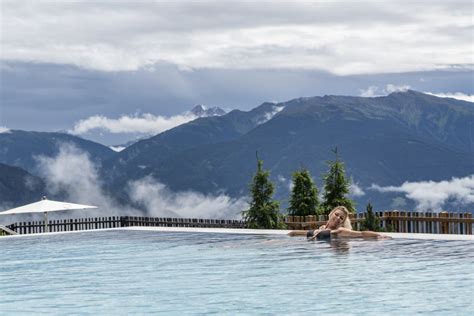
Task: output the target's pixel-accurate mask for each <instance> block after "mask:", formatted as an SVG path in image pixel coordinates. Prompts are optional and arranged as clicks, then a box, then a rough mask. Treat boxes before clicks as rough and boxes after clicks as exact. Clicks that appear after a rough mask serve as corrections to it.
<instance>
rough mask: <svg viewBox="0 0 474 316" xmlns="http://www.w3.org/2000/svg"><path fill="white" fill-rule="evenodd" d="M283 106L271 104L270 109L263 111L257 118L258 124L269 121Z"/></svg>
mask: <svg viewBox="0 0 474 316" xmlns="http://www.w3.org/2000/svg"><path fill="white" fill-rule="evenodd" d="M284 108H285V107H284V106H272V111H271V112H267V113H265V115H263V116H262V117H261V118H260V119H259V120H258V122H257V123H258V124H263V123H265V122H268V121H270V120H271V119H272V118H273V117H274V116H275V115H276V114H277V113H278V112H281V111H282V110H283V109H284Z"/></svg>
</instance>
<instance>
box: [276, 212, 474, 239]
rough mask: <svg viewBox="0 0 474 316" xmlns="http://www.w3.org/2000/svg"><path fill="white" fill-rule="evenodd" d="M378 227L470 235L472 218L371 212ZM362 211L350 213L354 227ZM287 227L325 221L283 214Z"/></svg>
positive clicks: (306, 226) (310, 226)
mask: <svg viewBox="0 0 474 316" xmlns="http://www.w3.org/2000/svg"><path fill="white" fill-rule="evenodd" d="M374 213H375V215H377V216H378V217H379V219H380V227H381V228H383V229H384V230H385V231H387V232H397V233H428V234H461V235H472V226H473V224H474V219H473V218H472V214H471V213H448V212H440V213H421V212H400V211H384V212H374ZM364 220H365V213H358V214H351V223H352V226H353V228H354V229H360V227H361V222H363V221H364ZM285 222H286V224H287V225H288V228H289V229H294V230H299V229H303V230H306V229H315V228H318V227H319V226H321V225H323V224H325V223H326V222H327V216H324V215H320V216H318V217H316V216H314V215H310V216H287V217H286V219H285Z"/></svg>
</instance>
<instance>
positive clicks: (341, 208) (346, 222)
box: [328, 205, 352, 230]
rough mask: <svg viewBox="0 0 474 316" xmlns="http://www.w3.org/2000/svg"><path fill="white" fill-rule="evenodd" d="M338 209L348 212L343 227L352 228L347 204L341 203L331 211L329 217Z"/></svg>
mask: <svg viewBox="0 0 474 316" xmlns="http://www.w3.org/2000/svg"><path fill="white" fill-rule="evenodd" d="M337 210H340V211H343V212H344V213H345V214H346V219H345V220H344V223H343V224H342V227H344V228H347V229H350V230H352V225H351V219H350V218H349V211H348V210H347V208H346V207H345V206H342V205H340V206H336V207H335V208H333V209H332V211H331V212H330V213H329V216H328V219H329V218H330V217H331V215H332V214H333V213H334V212H335V211H337Z"/></svg>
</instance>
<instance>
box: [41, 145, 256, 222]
mask: <svg viewBox="0 0 474 316" xmlns="http://www.w3.org/2000/svg"><path fill="white" fill-rule="evenodd" d="M37 161H38V169H39V170H40V173H41V176H42V177H43V178H44V179H45V181H46V183H47V187H48V191H49V192H50V193H51V194H55V195H63V196H65V197H66V198H67V199H68V200H69V201H71V202H74V203H81V204H90V205H96V206H98V207H99V210H98V211H100V213H101V216H105V215H108V216H110V215H135V216H136V215H143V211H142V210H138V209H136V208H133V207H130V206H127V205H119V204H118V203H117V202H116V201H115V200H114V199H113V198H112V197H111V196H109V195H108V194H107V193H106V192H105V191H104V190H103V189H102V181H101V179H100V177H99V173H98V169H97V166H95V165H94V163H93V162H92V161H91V159H90V157H89V156H88V155H87V153H84V152H82V151H81V150H79V149H77V148H76V147H74V146H73V145H70V144H63V145H61V147H60V150H59V153H58V155H57V156H56V157H45V156H40V157H37ZM127 189H128V190H127V193H128V195H129V197H130V199H131V200H132V201H133V202H135V203H137V204H139V205H140V206H142V207H143V208H144V209H145V212H146V214H147V215H148V216H157V217H160V216H173V217H192V218H226V219H231V218H240V217H241V215H240V213H241V211H242V210H244V209H245V208H246V207H247V202H246V201H245V199H244V198H240V199H232V198H230V197H229V196H227V195H225V194H220V195H215V196H213V195H204V194H201V193H198V192H192V191H186V192H173V191H171V190H169V189H168V188H167V187H166V185H164V184H162V183H160V182H158V181H156V180H154V179H152V178H151V177H145V178H143V179H140V180H137V181H131V182H130V183H129V184H128V187H127ZM91 212H92V211H91ZM95 216H97V215H95Z"/></svg>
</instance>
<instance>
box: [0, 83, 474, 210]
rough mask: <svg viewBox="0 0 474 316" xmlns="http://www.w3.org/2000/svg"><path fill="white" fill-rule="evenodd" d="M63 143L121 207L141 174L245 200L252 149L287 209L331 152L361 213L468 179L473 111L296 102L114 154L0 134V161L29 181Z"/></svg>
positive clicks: (466, 106)
mask: <svg viewBox="0 0 474 316" xmlns="http://www.w3.org/2000/svg"><path fill="white" fill-rule="evenodd" d="M62 141H67V142H69V143H74V144H76V146H77V147H79V148H80V149H81V150H83V151H85V152H87V153H88V154H89V156H90V157H91V159H92V160H93V161H94V162H96V164H97V165H98V166H99V167H98V169H99V170H100V174H101V177H102V179H103V183H104V188H105V189H106V190H107V191H108V192H110V194H111V195H113V196H115V197H121V201H122V202H126V201H125V200H124V199H123V197H124V196H126V194H125V188H126V187H127V183H128V182H129V181H131V180H137V179H141V178H143V177H146V176H149V177H153V178H155V179H156V180H158V181H159V182H161V183H164V184H166V185H167V186H168V187H169V188H170V189H171V190H174V191H185V190H192V191H198V192H202V193H206V194H218V193H223V192H224V193H226V194H228V195H230V196H232V197H241V196H245V195H248V184H249V182H250V181H251V177H252V175H253V173H254V172H255V169H256V159H255V156H256V152H258V156H259V157H260V158H261V159H263V160H264V168H265V169H268V170H269V171H270V173H271V179H272V180H273V181H274V183H275V185H276V194H275V197H276V198H278V199H280V200H282V201H283V204H284V205H285V203H286V201H287V199H288V195H289V189H290V179H291V174H292V172H293V171H295V170H297V169H299V168H301V167H302V166H303V167H305V168H307V169H309V171H310V172H311V173H312V175H313V177H314V179H315V182H316V184H317V186H318V188H319V189H321V187H322V181H321V178H322V175H323V174H324V172H326V171H327V168H328V167H327V162H328V161H329V160H333V159H334V155H333V153H332V149H334V148H335V147H337V148H338V152H339V153H340V159H342V160H343V161H344V162H345V165H346V171H347V175H348V176H349V177H350V178H352V181H353V182H354V183H355V184H356V185H357V187H359V188H361V189H362V191H363V192H359V193H358V194H355V195H354V196H353V198H354V199H355V201H356V202H357V205H358V209H359V210H362V209H363V208H364V206H365V204H366V203H367V202H368V201H370V202H372V203H373V204H374V205H375V208H376V209H391V208H395V207H404V208H412V207H414V205H413V201H411V200H409V199H406V197H405V196H404V195H403V194H401V193H380V192H377V191H374V190H370V189H368V188H370V187H373V185H378V186H400V185H401V184H403V183H404V182H406V181H410V182H417V181H428V180H431V181H442V180H449V179H451V178H452V177H466V176H469V175H472V174H474V105H473V104H472V103H469V102H465V101H459V100H455V99H449V98H438V97H435V96H431V95H426V94H423V93H419V92H416V91H411V90H409V91H406V92H396V93H392V94H390V95H388V96H384V97H375V98H363V97H348V96H323V97H306V98H298V99H294V100H290V101H287V102H281V103H263V104H262V105H260V106H258V107H256V108H254V109H253V110H251V111H248V112H244V111H239V110H234V111H231V112H229V113H227V114H224V115H220V116H208V117H201V118H198V119H196V120H194V121H191V122H189V123H186V124H183V125H180V126H178V127H175V128H173V129H170V130H168V131H165V132H163V133H160V134H158V135H155V136H153V137H150V138H147V139H143V140H140V141H138V142H136V143H134V144H132V145H131V146H129V147H127V148H126V149H125V150H123V151H121V152H119V153H116V152H113V151H111V150H109V149H108V148H107V147H105V146H102V145H100V144H96V143H93V142H89V141H86V140H82V139H80V138H78V137H75V136H71V135H65V134H58V133H38V132H24V131H11V132H10V133H2V134H0V163H4V164H8V165H12V166H17V167H21V168H23V169H25V170H27V171H29V172H31V173H32V174H36V172H37V170H36V164H35V156H38V155H48V156H54V155H55V154H56V153H57V144H58V142H62ZM1 176H2V177H3V174H2V175H1ZM0 196H1V195H0ZM464 207H472V205H471V206H469V205H468V206H464Z"/></svg>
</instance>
